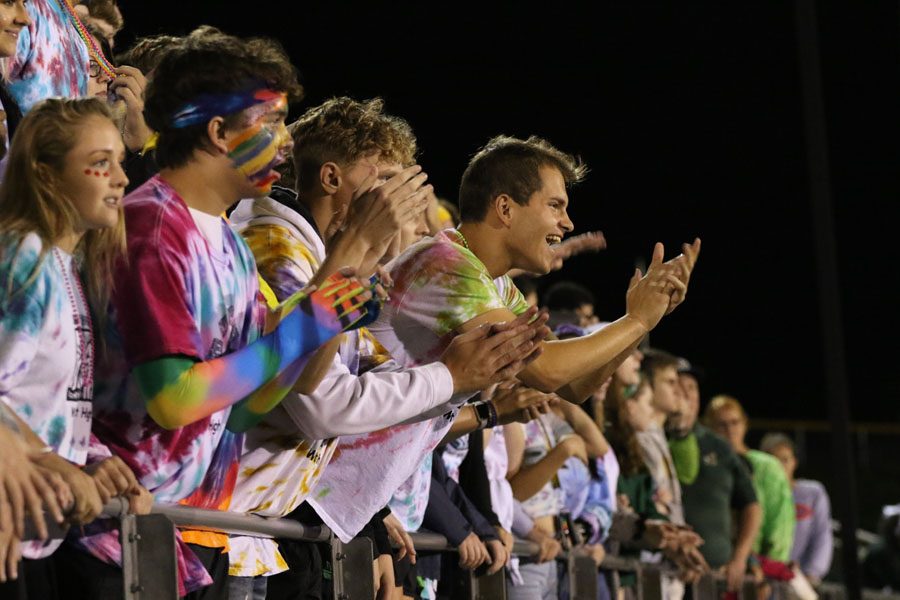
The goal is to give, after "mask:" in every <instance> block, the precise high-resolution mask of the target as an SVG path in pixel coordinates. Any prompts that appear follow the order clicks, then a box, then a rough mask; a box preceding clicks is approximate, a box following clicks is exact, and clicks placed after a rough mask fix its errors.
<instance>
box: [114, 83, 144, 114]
mask: <svg viewBox="0 0 900 600" xmlns="http://www.w3.org/2000/svg"><path fill="white" fill-rule="evenodd" d="M116 94H117V95H118V96H119V98H121V99H122V100H124V101H125V106H127V107H129V108H134V109H138V108H142V107H143V104H142V103H141V102H142V101H141V99H140V98H139V97H138V94H135V93H134V92H133V91H131V90H130V89H128V88H127V87H120V88H118V89H117V90H116Z"/></svg>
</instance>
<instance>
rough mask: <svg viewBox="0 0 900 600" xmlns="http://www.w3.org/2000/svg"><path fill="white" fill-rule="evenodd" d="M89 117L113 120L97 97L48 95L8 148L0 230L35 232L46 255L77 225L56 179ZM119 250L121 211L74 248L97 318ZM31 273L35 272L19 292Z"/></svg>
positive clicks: (103, 307) (0, 195) (76, 217)
mask: <svg viewBox="0 0 900 600" xmlns="http://www.w3.org/2000/svg"><path fill="white" fill-rule="evenodd" d="M90 117H102V118H104V119H109V121H110V123H112V122H113V120H112V116H111V114H110V112H109V109H108V108H107V106H106V104H104V103H103V102H102V101H100V100H99V99H97V98H80V99H77V100H68V99H60V98H51V99H49V100H44V101H43V102H41V103H39V104H37V105H36V106H35V107H34V108H32V109H31V111H30V112H29V113H28V114H27V115H26V116H25V118H24V119H22V122H21V123H20V124H19V127H18V129H16V135H15V136H14V138H13V141H12V144H11V146H10V150H9V161H8V162H7V165H6V177H5V178H4V180H3V183H2V185H0V232H2V233H12V234H14V235H19V236H21V237H23V238H24V236H25V235H27V234H29V233H35V234H37V236H38V237H39V238H40V239H41V245H42V246H43V249H42V252H43V254H46V253H47V252H48V251H49V250H50V247H51V246H53V245H54V243H55V242H56V241H57V240H59V239H60V238H61V237H63V236H65V235H66V234H67V233H69V232H70V231H72V230H73V229H75V228H76V227H77V225H78V223H79V215H78V211H77V210H76V209H75V207H74V205H73V204H72V200H71V198H70V197H69V196H68V194H67V192H66V190H65V189H64V186H63V185H62V181H61V178H62V173H63V170H64V169H65V161H66V156H67V155H68V153H69V152H70V151H71V150H72V149H73V148H74V147H75V145H76V144H77V142H78V138H79V135H80V133H81V129H82V127H84V126H85V121H86V120H87V119H88V118H90ZM124 253H125V221H124V218H123V216H122V212H121V211H120V212H119V220H118V222H117V223H116V225H115V226H114V227H108V228H103V229H92V230H89V231H87V232H86V233H85V234H84V235H83V236H82V238H81V240H80V241H79V243H78V246H77V247H76V248H75V257H76V260H77V262H78V264H79V267H80V271H81V273H82V275H83V277H84V280H85V284H86V290H87V295H88V301H89V302H90V304H91V306H92V307H93V311H94V313H95V314H96V315H97V316H98V317H99V318H100V319H101V321H102V319H103V316H104V315H105V314H106V306H107V303H108V302H109V295H110V293H111V291H112V286H113V279H112V272H113V268H114V266H115V264H116V261H118V260H119V259H120V258H122V257H124ZM0 259H2V260H8V257H0ZM41 259H43V256H42V257H41ZM40 263H41V261H38V264H40ZM36 275H37V270H36V271H35V273H34V274H33V275H32V277H30V278H29V280H28V282H27V283H26V284H25V286H23V288H22V289H23V290H24V289H25V288H27V287H28V285H30V283H31V282H33V280H34V277H36ZM8 285H9V283H8ZM8 291H9V292H10V293H14V292H18V291H19V290H15V291H13V290H8Z"/></svg>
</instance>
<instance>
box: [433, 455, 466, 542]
mask: <svg viewBox="0 0 900 600" xmlns="http://www.w3.org/2000/svg"><path fill="white" fill-rule="evenodd" d="M443 467H444V461H443V460H441V457H440V456H435V457H434V459H433V460H432V464H431V489H430V491H429V493H428V505H427V506H426V507H425V517H424V519H423V520H422V526H423V527H425V528H426V529H430V530H431V531H434V532H435V533H439V534H441V535H443V536H444V537H446V538H447V541H448V542H450V544H451V545H452V546H459V545H460V544H461V543H462V542H463V540H465V539H466V538H467V537H468V536H469V534H470V533H472V531H473V526H472V524H471V523H470V522H469V520H468V519H466V517H465V515H464V514H463V512H462V511H461V510H460V508H459V507H458V506H457V504H456V502H454V499H453V497H452V496H451V493H450V490H449V488H448V487H447V482H452V480H451V479H450V478H449V477H448V476H447V472H446V470H445V469H444V468H443Z"/></svg>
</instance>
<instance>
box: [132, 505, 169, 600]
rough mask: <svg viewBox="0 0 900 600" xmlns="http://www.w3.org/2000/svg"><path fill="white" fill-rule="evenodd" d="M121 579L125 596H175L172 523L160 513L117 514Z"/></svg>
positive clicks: (149, 599) (145, 599)
mask: <svg viewBox="0 0 900 600" xmlns="http://www.w3.org/2000/svg"><path fill="white" fill-rule="evenodd" d="M119 543H120V544H121V546H122V582H123V588H124V589H123V592H124V598H125V599H126V600H177V598H178V562H177V560H176V558H175V526H174V525H173V524H172V522H171V521H170V520H169V519H167V518H166V517H165V516H163V515H141V516H137V515H129V514H125V515H121V516H120V517H119Z"/></svg>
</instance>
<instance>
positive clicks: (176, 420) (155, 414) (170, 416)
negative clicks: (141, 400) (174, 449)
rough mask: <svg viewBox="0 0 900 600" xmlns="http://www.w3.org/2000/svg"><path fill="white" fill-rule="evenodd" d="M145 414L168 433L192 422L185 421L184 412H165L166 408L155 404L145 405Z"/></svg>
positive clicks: (169, 410)
mask: <svg viewBox="0 0 900 600" xmlns="http://www.w3.org/2000/svg"><path fill="white" fill-rule="evenodd" d="M147 414H148V415H150V418H151V419H153V421H154V422H155V423H156V424H157V425H159V426H160V427H162V428H163V429H166V430H168V431H171V430H173V429H178V428H180V427H184V426H186V425H190V424H191V423H192V421H190V420H189V419H187V415H185V414H184V411H179V410H171V409H168V410H167V409H166V408H161V407H160V406H159V403H155V402H150V403H148V404H147Z"/></svg>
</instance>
